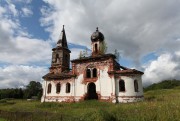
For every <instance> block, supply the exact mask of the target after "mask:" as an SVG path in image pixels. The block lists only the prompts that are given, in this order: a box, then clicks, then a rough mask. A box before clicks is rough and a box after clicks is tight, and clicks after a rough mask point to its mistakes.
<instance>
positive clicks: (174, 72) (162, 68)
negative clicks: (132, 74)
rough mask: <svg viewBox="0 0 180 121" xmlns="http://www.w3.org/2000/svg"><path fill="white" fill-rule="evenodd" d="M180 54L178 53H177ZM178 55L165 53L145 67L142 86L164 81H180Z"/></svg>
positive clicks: (179, 57) (179, 58) (179, 56)
mask: <svg viewBox="0 0 180 121" xmlns="http://www.w3.org/2000/svg"><path fill="white" fill-rule="evenodd" d="M179 52H180V51H179ZM179 60H180V55H178V54H172V53H165V54H162V55H160V56H159V57H158V58H157V60H153V61H152V62H150V63H149V64H148V65H146V66H145V71H144V76H143V84H144V85H145V86H147V85H150V84H153V83H157V82H160V81H163V80H165V79H180V75H179V74H180V61H179Z"/></svg>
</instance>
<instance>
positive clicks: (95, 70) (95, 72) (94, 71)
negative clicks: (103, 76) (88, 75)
mask: <svg viewBox="0 0 180 121" xmlns="http://www.w3.org/2000/svg"><path fill="white" fill-rule="evenodd" d="M93 77H97V69H96V68H94V69H93Z"/></svg>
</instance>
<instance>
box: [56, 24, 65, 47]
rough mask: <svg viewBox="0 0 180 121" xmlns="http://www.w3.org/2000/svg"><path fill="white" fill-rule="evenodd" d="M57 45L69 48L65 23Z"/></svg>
mask: <svg viewBox="0 0 180 121" xmlns="http://www.w3.org/2000/svg"><path fill="white" fill-rule="evenodd" d="M57 47H63V48H68V45H67V40H66V33H65V29H64V25H63V29H62V31H61V34H60V37H59V40H58V42H57Z"/></svg>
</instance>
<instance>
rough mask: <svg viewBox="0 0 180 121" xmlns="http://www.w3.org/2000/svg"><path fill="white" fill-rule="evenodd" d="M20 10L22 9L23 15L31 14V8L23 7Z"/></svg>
mask: <svg viewBox="0 0 180 121" xmlns="http://www.w3.org/2000/svg"><path fill="white" fill-rule="evenodd" d="M21 10H22V12H23V15H24V16H25V17H29V16H31V15H32V14H33V12H32V10H31V9H30V8H27V7H24V8H22V9H21Z"/></svg>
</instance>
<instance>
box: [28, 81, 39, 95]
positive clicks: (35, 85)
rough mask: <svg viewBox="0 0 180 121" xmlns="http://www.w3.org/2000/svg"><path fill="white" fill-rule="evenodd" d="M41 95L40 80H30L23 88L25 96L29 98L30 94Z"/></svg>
mask: <svg viewBox="0 0 180 121" xmlns="http://www.w3.org/2000/svg"><path fill="white" fill-rule="evenodd" d="M41 95H42V85H41V83H40V82H36V81H31V82H30V83H29V84H28V85H27V86H26V90H25V98H31V97H32V96H38V97H39V98H40V97H41Z"/></svg>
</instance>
